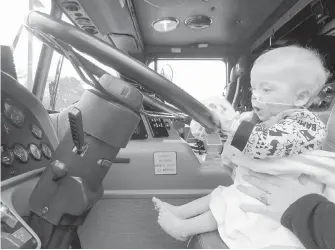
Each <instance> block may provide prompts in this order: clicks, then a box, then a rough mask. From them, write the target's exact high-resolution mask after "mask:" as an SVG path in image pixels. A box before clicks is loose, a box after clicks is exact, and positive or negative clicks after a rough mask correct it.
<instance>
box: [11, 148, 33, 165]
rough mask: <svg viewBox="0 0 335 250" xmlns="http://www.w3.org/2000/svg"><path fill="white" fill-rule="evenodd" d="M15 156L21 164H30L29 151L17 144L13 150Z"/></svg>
mask: <svg viewBox="0 0 335 250" xmlns="http://www.w3.org/2000/svg"><path fill="white" fill-rule="evenodd" d="M13 152H14V155H15V157H16V158H17V159H19V160H20V161H21V162H23V163H26V162H28V157H29V153H28V151H27V150H26V149H25V148H24V147H23V146H22V145H20V144H15V145H14V148H13Z"/></svg>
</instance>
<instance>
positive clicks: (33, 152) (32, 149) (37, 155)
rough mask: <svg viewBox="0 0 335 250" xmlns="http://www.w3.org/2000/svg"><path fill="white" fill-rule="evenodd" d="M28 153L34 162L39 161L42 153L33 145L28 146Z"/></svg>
mask: <svg viewBox="0 0 335 250" xmlns="http://www.w3.org/2000/svg"><path fill="white" fill-rule="evenodd" d="M29 152H30V155H31V156H32V157H33V158H34V159H35V160H37V161H39V160H41V158H42V152H41V150H40V149H39V148H38V147H37V146H36V145H35V144H34V143H31V144H29Z"/></svg>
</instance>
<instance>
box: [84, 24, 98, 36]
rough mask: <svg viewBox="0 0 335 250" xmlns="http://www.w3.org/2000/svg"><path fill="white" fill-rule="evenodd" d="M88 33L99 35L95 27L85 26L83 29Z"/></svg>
mask: <svg viewBox="0 0 335 250" xmlns="http://www.w3.org/2000/svg"><path fill="white" fill-rule="evenodd" d="M82 28H83V29H84V30H85V31H86V32H88V33H90V34H92V35H95V34H97V33H98V30H97V29H96V28H95V27H94V26H83V27H82Z"/></svg>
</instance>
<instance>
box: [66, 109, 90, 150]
mask: <svg viewBox="0 0 335 250" xmlns="http://www.w3.org/2000/svg"><path fill="white" fill-rule="evenodd" d="M69 122H70V129H71V134H72V140H73V143H74V145H75V148H74V151H75V152H76V153H77V154H79V155H80V154H82V153H83V152H84V151H85V148H86V146H85V135H84V128H83V118H82V114H81V111H80V109H78V108H76V107H74V108H73V109H71V111H70V112H69Z"/></svg>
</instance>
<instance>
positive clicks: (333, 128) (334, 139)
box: [323, 105, 335, 152]
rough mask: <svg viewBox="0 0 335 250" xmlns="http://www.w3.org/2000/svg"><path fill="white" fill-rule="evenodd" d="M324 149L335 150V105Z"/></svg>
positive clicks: (328, 124)
mask: <svg viewBox="0 0 335 250" xmlns="http://www.w3.org/2000/svg"><path fill="white" fill-rule="evenodd" d="M323 150H326V151H331V152H335V105H334V106H333V108H332V110H331V112H330V116H329V118H328V121H327V137H326V140H325V143H324V144H323Z"/></svg>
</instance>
